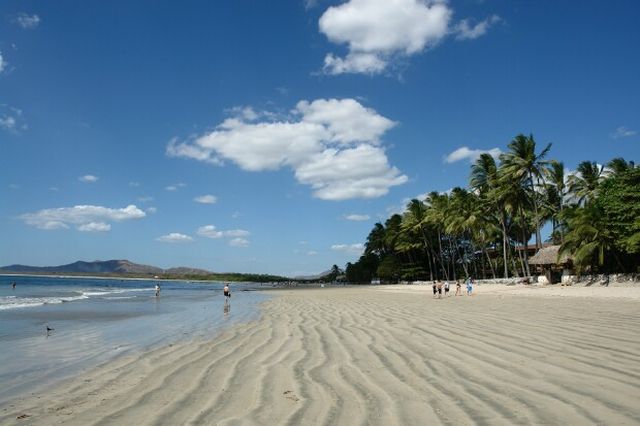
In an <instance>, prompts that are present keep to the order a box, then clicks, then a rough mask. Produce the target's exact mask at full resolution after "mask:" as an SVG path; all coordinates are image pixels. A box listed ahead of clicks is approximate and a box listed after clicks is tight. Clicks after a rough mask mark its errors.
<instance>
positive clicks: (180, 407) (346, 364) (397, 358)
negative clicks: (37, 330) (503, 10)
mask: <svg viewBox="0 0 640 426" xmlns="http://www.w3.org/2000/svg"><path fill="white" fill-rule="evenodd" d="M428 290H429V289H428V288H424V289H423V290H419V291H413V292H411V293H407V294H401V293H399V294H397V293H391V292H383V291H377V290H375V289H370V288H365V289H337V290H331V289H318V290H303V291H278V292H276V293H275V294H277V296H278V297H275V298H273V299H271V300H270V301H268V302H266V303H265V306H264V315H263V317H262V318H261V319H260V320H259V321H256V322H252V323H250V324H244V325H239V326H236V327H234V328H232V329H230V330H227V331H226V332H225V333H223V334H222V335H220V336H219V337H218V338H216V339H215V341H212V342H201V343H190V344H177V345H172V346H168V347H164V348H161V349H157V350H154V351H151V352H148V353H145V354H144V355H142V356H138V357H128V358H122V359H119V360H116V361H114V362H111V363H109V364H107V365H105V366H103V367H100V368H98V369H96V370H95V371H92V372H91V373H88V374H86V375H83V376H80V377H77V378H75V379H73V380H71V381H68V382H66V383H64V384H62V385H61V386H59V387H57V388H55V389H53V390H51V391H48V392H46V393H43V394H36V395H31V396H28V397H24V398H22V399H19V400H17V401H14V402H13V403H11V404H7V405H5V406H4V407H2V411H1V412H0V422H1V423H3V424H5V423H6V424H13V423H15V424H60V423H65V424H78V425H121V424H136V425H165V424H166V425H178V424H198V425H199V424H219V425H234V424H255V425H265V424H269V425H272V424H292V425H300V424H324V425H335V424H341V425H358V424H379V425H412V424H415V425H424V424H505V425H507V424H509V425H511V424H640V405H639V404H638V400H640V311H639V310H638V307H639V306H638V302H637V301H635V300H631V301H630V300H624V299H611V298H609V299H598V298H579V297H577V298H571V297H562V298H553V297H535V295H534V296H527V297H519V296H518V295H514V294H482V295H480V296H478V297H450V298H448V299H445V300H434V299H432V298H431V297H430V296H429V295H428ZM24 414H26V415H28V416H29V417H27V418H22V419H17V417H18V416H21V415H24Z"/></svg>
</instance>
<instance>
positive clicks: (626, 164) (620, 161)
mask: <svg viewBox="0 0 640 426" xmlns="http://www.w3.org/2000/svg"><path fill="white" fill-rule="evenodd" d="M607 167H608V168H609V169H610V170H611V172H612V173H613V174H614V175H620V174H622V173H625V172H628V171H629V170H632V169H634V168H635V163H634V162H633V161H627V160H625V159H624V158H622V157H617V158H614V159H613V160H611V161H609V163H607Z"/></svg>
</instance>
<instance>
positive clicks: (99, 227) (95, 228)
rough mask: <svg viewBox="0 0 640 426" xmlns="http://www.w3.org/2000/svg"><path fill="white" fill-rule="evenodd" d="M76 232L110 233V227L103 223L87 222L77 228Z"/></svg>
mask: <svg viewBox="0 0 640 426" xmlns="http://www.w3.org/2000/svg"><path fill="white" fill-rule="evenodd" d="M78 231H82V232H108V231H111V225H109V224H108V223H104V222H89V223H85V224H84V225H80V226H78Z"/></svg>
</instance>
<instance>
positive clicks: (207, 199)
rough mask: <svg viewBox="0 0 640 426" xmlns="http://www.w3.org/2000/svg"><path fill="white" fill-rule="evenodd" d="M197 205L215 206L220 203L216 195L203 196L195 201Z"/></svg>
mask: <svg viewBox="0 0 640 426" xmlns="http://www.w3.org/2000/svg"><path fill="white" fill-rule="evenodd" d="M193 201H195V202H196V203H200V204H215V203H216V202H217V201H218V198H216V196H215V195H209V194H207V195H201V196H199V197H196V198H194V199H193Z"/></svg>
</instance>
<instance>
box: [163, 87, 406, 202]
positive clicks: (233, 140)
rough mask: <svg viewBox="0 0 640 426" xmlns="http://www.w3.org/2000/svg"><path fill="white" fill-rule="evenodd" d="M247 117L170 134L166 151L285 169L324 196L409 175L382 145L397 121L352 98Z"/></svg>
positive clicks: (359, 192) (378, 188)
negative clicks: (198, 132)
mask: <svg viewBox="0 0 640 426" xmlns="http://www.w3.org/2000/svg"><path fill="white" fill-rule="evenodd" d="M245 116H246V114H245V113H244V112H239V115H236V116H232V117H230V118H228V119H226V120H224V121H223V122H222V123H221V124H220V125H218V126H217V127H216V129H215V130H214V131H212V132H210V133H207V134H205V135H203V136H200V137H197V138H194V139H191V140H188V141H185V142H178V141H177V140H175V139H174V140H172V141H171V142H170V143H169V145H168V147H167V155H169V156H173V157H182V158H192V159H195V160H199V161H204V162H208V163H212V164H222V163H223V161H227V160H228V161H232V162H233V163H235V164H237V165H238V166H239V167H240V168H241V169H243V170H246V171H252V172H257V171H264V170H278V169H281V168H283V167H288V168H291V169H292V170H293V171H294V174H295V177H296V178H297V180H298V181H299V182H300V183H303V184H307V185H310V186H311V187H312V188H313V189H314V196H315V197H317V198H321V199H325V200H344V199H349V198H372V197H378V196H381V195H384V194H386V193H387V192H388V191H389V188H390V187H392V186H395V185H400V184H402V183H404V182H406V181H407V177H406V176H404V175H402V174H401V173H400V171H399V170H398V169H397V168H395V167H392V166H390V165H389V162H388V159H387V156H386V154H385V151H384V149H383V148H382V147H381V146H380V145H381V138H382V136H383V135H384V134H385V133H386V132H387V131H388V130H389V129H391V128H392V127H394V126H395V125H396V123H395V122H393V121H392V120H389V119H388V118H386V117H383V116H381V115H380V114H378V113H377V112H376V111H374V110H372V109H370V108H366V107H364V106H363V105H362V104H360V103H359V102H358V101H356V100H354V99H318V100H315V101H313V102H308V101H300V102H298V104H297V105H296V107H295V109H293V110H292V111H291V113H290V116H289V117H287V118H286V119H280V120H278V119H271V120H269V119H264V118H263V119H262V120H261V121H249V120H247V119H246V118H245ZM263 117H265V116H264V115H263Z"/></svg>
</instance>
